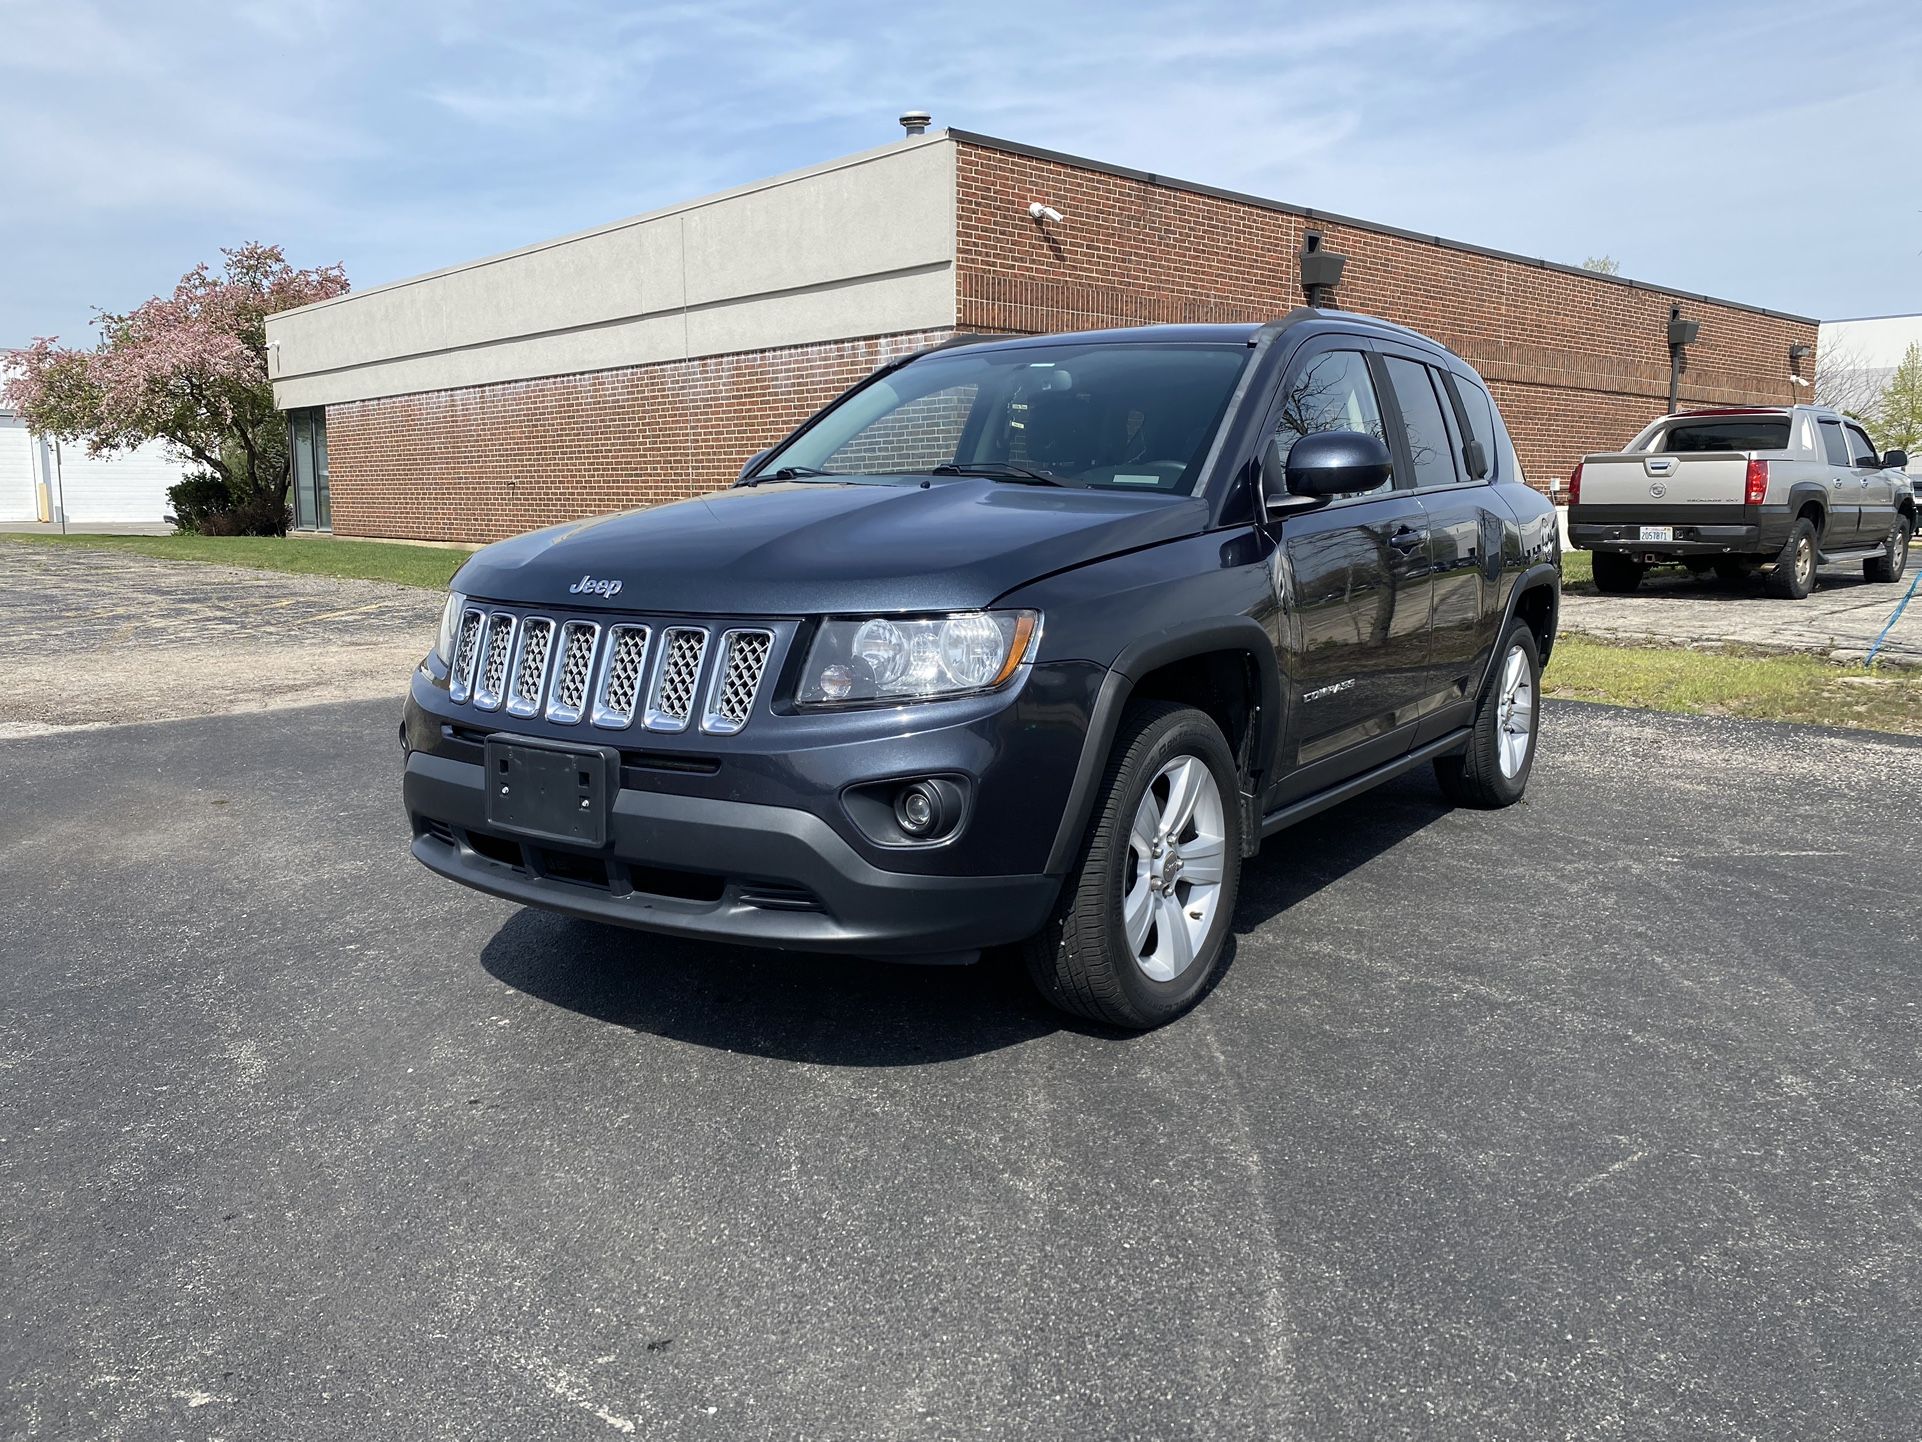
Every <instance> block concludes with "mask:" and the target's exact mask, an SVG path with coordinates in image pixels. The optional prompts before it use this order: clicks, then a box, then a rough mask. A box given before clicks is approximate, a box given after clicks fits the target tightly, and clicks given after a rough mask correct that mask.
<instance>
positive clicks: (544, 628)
mask: <svg viewBox="0 0 1922 1442" xmlns="http://www.w3.org/2000/svg"><path fill="white" fill-rule="evenodd" d="M553 646H554V623H553V622H552V621H550V620H548V619H547V617H545V616H529V617H527V618H526V619H525V620H523V621H522V622H521V644H520V649H519V651H518V652H517V653H516V654H517V656H518V659H517V660H516V662H515V663H514V684H513V687H512V688H511V689H510V691H509V692H508V696H507V714H508V715H510V716H532V715H534V714H535V713H537V712H538V711H539V710H540V709H541V694H542V693H543V692H544V691H545V690H546V689H547V661H548V657H549V656H550V655H551V654H552V652H553Z"/></svg>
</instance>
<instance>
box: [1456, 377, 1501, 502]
mask: <svg viewBox="0 0 1922 1442" xmlns="http://www.w3.org/2000/svg"><path fill="white" fill-rule="evenodd" d="M1448 379H1449V381H1450V382H1452V383H1453V385H1454V387H1455V394H1456V395H1457V396H1459V397H1460V398H1461V403H1462V414H1463V415H1465V416H1467V417H1468V434H1469V436H1470V438H1472V439H1473V440H1476V441H1479V442H1480V443H1481V448H1482V465H1481V469H1480V470H1479V471H1477V470H1475V469H1474V468H1473V467H1471V466H1470V465H1469V464H1468V457H1467V456H1463V457H1462V470H1463V472H1464V473H1465V474H1468V475H1471V476H1473V478H1474V479H1475V480H1478V481H1480V480H1486V479H1488V478H1490V477H1492V476H1493V475H1494V474H1495V454H1496V451H1495V403H1494V402H1493V401H1491V400H1489V398H1488V392H1487V391H1485V390H1483V389H1482V388H1481V387H1480V386H1478V385H1476V384H1475V383H1474V382H1473V381H1471V380H1470V379H1468V377H1467V376H1461V375H1451V376H1449V377H1448Z"/></svg>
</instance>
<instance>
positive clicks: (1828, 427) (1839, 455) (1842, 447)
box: [1822, 421, 1849, 466]
mask: <svg viewBox="0 0 1922 1442" xmlns="http://www.w3.org/2000/svg"><path fill="white" fill-rule="evenodd" d="M1822 453H1823V454H1824V455H1826V456H1827V457H1828V458H1829V464H1830V465H1832V466H1846V465H1847V464H1848V463H1849V447H1848V442H1846V441H1844V440H1843V439H1842V423H1841V422H1840V421H1823V422H1822Z"/></svg>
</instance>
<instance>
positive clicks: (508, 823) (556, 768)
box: [482, 735, 621, 847]
mask: <svg viewBox="0 0 1922 1442" xmlns="http://www.w3.org/2000/svg"><path fill="white" fill-rule="evenodd" d="M482 749H483V753H484V754H483V758H482V759H483V762H484V764H485V767H486V772H487V824H488V825H489V826H490V827H493V828H496V829H498V830H501V831H506V832H511V833H513V834H514V835H517V836H526V837H530V838H532V839H534V840H537V841H558V842H562V843H564V844H566V845H569V846H594V847H600V846H605V845H607V817H608V812H609V811H610V810H611V809H612V805H613V798H614V795H615V793H616V792H617V791H618V790H619V789H620V775H621V753H620V752H619V751H618V750H617V749H615V748H614V747H612V746H578V745H571V744H569V743H567V742H563V741H545V740H542V739H541V738H540V737H537V736H508V735H495V736H489V737H488V738H487V741H486V744H485V746H484V747H483V748H482Z"/></svg>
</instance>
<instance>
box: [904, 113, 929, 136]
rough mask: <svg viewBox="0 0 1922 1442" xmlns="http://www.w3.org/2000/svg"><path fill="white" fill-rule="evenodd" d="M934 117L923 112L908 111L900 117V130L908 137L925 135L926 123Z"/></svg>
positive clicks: (926, 131)
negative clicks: (905, 132)
mask: <svg viewBox="0 0 1922 1442" xmlns="http://www.w3.org/2000/svg"><path fill="white" fill-rule="evenodd" d="M933 119H934V117H933V116H932V115H930V114H928V112H927V111H925V110H910V111H907V112H906V113H905V114H903V115H902V117H901V128H902V129H903V130H905V131H907V133H908V134H909V135H926V134H927V133H928V122H929V121H931V120H933Z"/></svg>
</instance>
